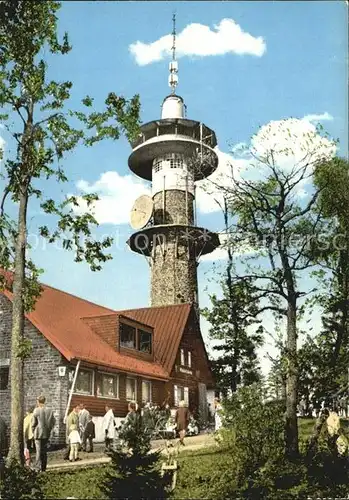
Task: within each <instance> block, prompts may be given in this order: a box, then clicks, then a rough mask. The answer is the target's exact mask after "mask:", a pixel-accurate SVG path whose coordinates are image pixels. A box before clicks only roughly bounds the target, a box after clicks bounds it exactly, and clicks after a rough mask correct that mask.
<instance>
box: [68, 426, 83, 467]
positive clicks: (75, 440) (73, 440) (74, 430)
mask: <svg viewBox="0 0 349 500" xmlns="http://www.w3.org/2000/svg"><path fill="white" fill-rule="evenodd" d="M69 430H70V434H69V436H68V440H69V444H70V453H69V460H70V462H75V461H76V460H79V457H78V455H79V445H80V444H81V438H80V434H79V432H78V427H77V425H75V424H73V425H71V426H70V429H69Z"/></svg>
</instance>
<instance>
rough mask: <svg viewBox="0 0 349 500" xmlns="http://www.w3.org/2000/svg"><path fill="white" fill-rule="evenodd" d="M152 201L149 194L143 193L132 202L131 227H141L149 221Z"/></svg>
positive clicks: (152, 207)
mask: <svg viewBox="0 0 349 500" xmlns="http://www.w3.org/2000/svg"><path fill="white" fill-rule="evenodd" d="M153 210H154V203H153V200H152V199H151V197H150V196H148V195H147V194H144V195H142V196H140V197H139V198H137V200H136V201H135V202H134V204H133V207H132V210H131V216H130V223H131V226H132V228H133V229H142V227H144V226H146V225H147V224H148V222H149V221H150V218H151V216H152V215H153Z"/></svg>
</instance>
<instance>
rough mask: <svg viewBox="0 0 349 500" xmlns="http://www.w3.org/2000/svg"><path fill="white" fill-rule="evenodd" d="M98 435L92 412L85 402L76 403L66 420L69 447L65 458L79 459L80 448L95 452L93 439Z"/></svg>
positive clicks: (72, 460) (73, 460) (71, 460)
mask: <svg viewBox="0 0 349 500" xmlns="http://www.w3.org/2000/svg"><path fill="white" fill-rule="evenodd" d="M95 437H96V433H95V424H94V422H93V419H92V415H91V413H90V412H89V411H88V410H87V408H86V407H85V404H84V403H80V404H78V405H76V406H75V407H74V408H73V409H72V411H71V412H70V413H69V415H68V418H67V420H66V442H67V448H66V451H65V454H64V460H70V462H75V461H77V460H79V450H80V448H81V450H82V451H86V452H87V453H92V452H93V440H94V438H95Z"/></svg>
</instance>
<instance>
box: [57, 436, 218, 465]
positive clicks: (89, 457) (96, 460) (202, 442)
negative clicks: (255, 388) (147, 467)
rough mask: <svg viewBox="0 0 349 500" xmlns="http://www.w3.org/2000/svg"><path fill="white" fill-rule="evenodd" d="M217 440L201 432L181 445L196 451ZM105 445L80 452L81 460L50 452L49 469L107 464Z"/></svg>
mask: <svg viewBox="0 0 349 500" xmlns="http://www.w3.org/2000/svg"><path fill="white" fill-rule="evenodd" d="M177 441H178V440H177V439H174V440H172V442H173V443H174V444H176V443H177ZM214 444H215V440H214V438H213V435H212V434H199V435H198V436H192V437H187V438H185V446H183V447H181V450H183V451H194V450H197V449H200V448H205V447H209V446H214ZM163 448H164V441H163V440H156V441H153V442H152V449H153V450H159V449H160V450H163ZM103 450H104V445H103V444H100V443H97V444H96V445H95V447H94V452H93V453H85V452H80V453H79V457H80V460H78V461H77V462H69V461H67V460H64V459H63V455H64V450H59V451H52V452H49V454H48V455H49V456H48V465H47V469H48V470H64V469H70V468H75V467H93V466H95V465H102V464H107V463H109V462H110V458H109V457H107V456H106V455H105V453H104V452H103Z"/></svg>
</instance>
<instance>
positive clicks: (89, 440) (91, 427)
mask: <svg viewBox="0 0 349 500" xmlns="http://www.w3.org/2000/svg"><path fill="white" fill-rule="evenodd" d="M95 437H96V434H95V424H94V422H93V420H92V415H90V414H89V416H88V421H87V424H86V426H85V430H84V442H85V444H86V451H87V453H92V452H93V439H94V438H95Z"/></svg>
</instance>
